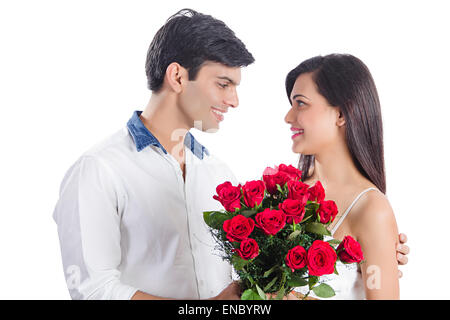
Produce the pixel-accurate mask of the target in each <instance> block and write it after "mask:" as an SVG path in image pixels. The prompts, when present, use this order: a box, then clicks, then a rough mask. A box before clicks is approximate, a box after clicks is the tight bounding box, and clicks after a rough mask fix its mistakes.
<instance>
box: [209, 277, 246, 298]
mask: <svg viewBox="0 0 450 320" xmlns="http://www.w3.org/2000/svg"><path fill="white" fill-rule="evenodd" d="M211 300H241V287H240V286H239V283H238V282H237V281H233V282H232V283H230V284H229V285H228V287H226V288H225V289H223V290H222V292H221V293H219V294H218V295H217V296H215V297H214V298H212V299H211Z"/></svg>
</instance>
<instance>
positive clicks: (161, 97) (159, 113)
mask: <svg viewBox="0 0 450 320" xmlns="http://www.w3.org/2000/svg"><path fill="white" fill-rule="evenodd" d="M140 118H141V121H142V123H143V124H144V125H145V127H146V128H147V129H148V130H149V131H150V132H151V133H152V134H153V135H154V136H155V137H156V139H158V141H159V143H161V145H162V146H163V147H164V149H166V151H167V152H168V153H169V154H171V155H172V156H173V157H174V158H175V159H176V160H177V161H178V162H179V163H180V165H181V164H184V162H185V160H184V138H185V136H186V133H187V132H188V131H189V130H190V129H191V128H190V127H189V125H188V124H187V121H186V119H185V117H184V115H183V114H182V113H181V112H180V110H179V109H178V108H177V104H176V97H175V96H174V95H171V94H170V93H169V94H165V93H160V94H152V96H151V98H150V101H149V102H148V104H147V106H146V108H145V110H144V111H143V112H142V113H141V115H140Z"/></svg>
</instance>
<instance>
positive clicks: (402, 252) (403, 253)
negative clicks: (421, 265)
mask: <svg viewBox="0 0 450 320" xmlns="http://www.w3.org/2000/svg"><path fill="white" fill-rule="evenodd" d="M398 240H399V244H398V245H397V262H398V264H399V265H405V264H407V263H408V257H407V255H408V254H409V247H408V246H407V245H406V244H405V243H406V241H408V238H407V237H406V234H404V233H400V234H399V235H398ZM402 276H403V272H401V271H400V270H398V277H399V278H401V277H402Z"/></svg>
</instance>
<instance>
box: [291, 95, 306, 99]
mask: <svg viewBox="0 0 450 320" xmlns="http://www.w3.org/2000/svg"><path fill="white" fill-rule="evenodd" d="M297 97H303V98H305V99H307V100H310V99H309V98H308V97H307V96H304V95H302V94H296V95H295V96H293V97H292V100H294V99H295V98H297Z"/></svg>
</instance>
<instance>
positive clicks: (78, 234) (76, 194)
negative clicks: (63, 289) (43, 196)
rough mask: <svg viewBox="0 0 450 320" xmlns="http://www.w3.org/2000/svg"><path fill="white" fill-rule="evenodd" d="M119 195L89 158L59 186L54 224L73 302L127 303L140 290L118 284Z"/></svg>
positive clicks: (102, 169) (96, 162)
mask: <svg viewBox="0 0 450 320" xmlns="http://www.w3.org/2000/svg"><path fill="white" fill-rule="evenodd" d="M118 192H119V190H118V189H117V184H116V183H115V180H114V174H113V173H112V172H111V170H110V169H109V168H108V167H107V166H105V165H103V164H102V163H100V162H99V160H98V159H96V158H93V157H90V156H88V157H82V158H80V159H79V160H78V161H77V162H76V163H75V164H74V165H73V166H72V168H71V169H70V170H69V171H68V173H67V174H66V176H65V177H64V180H63V182H62V184H61V190H60V198H59V201H58V203H57V205H56V208H55V212H54V219H55V221H56V223H57V225H58V235H59V239H60V247H61V254H62V259H63V265H64V272H65V276H66V281H67V285H68V289H69V293H70V295H71V296H72V298H73V299H96V300H98V299H102V300H103V299H105V300H110V299H111V300H113V299H120V300H127V299H130V298H131V297H132V296H133V295H134V294H135V293H136V291H137V290H138V289H137V288H134V287H132V286H129V285H127V284H125V283H122V282H121V279H120V278H121V277H120V276H121V272H120V271H119V265H120V263H121V260H122V257H121V255H122V253H121V246H120V238H121V234H120V216H119V213H118V211H117V193H118Z"/></svg>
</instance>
